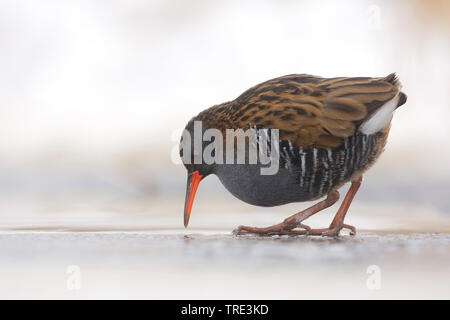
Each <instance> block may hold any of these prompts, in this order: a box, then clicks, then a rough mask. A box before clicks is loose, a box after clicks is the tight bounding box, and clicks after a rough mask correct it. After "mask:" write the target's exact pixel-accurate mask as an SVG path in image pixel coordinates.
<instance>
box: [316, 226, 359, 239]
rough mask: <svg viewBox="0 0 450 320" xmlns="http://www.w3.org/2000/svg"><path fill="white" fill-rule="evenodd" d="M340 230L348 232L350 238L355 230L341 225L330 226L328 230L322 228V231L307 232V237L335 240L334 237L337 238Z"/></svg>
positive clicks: (352, 227)
mask: <svg viewBox="0 0 450 320" xmlns="http://www.w3.org/2000/svg"><path fill="white" fill-rule="evenodd" d="M342 229H348V230H350V235H351V236H354V235H356V228H355V227H354V226H351V225H349V224H342V225H340V226H339V225H338V226H330V227H329V228H323V229H311V230H310V231H309V235H312V236H323V237H333V238H335V237H338V236H339V233H340V232H341V230H342Z"/></svg>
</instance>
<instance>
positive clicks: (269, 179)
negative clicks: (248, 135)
mask: <svg viewBox="0 0 450 320" xmlns="http://www.w3.org/2000/svg"><path fill="white" fill-rule="evenodd" d="M401 88H402V85H401V83H400V81H399V78H398V76H397V75H396V73H391V74H389V75H387V76H385V77H334V78H325V77H319V76H313V75H309V74H290V75H285V76H281V77H278V78H274V79H271V80H268V81H265V82H263V83H260V84H258V85H256V86H253V87H251V88H250V89H248V90H246V91H245V92H244V93H242V94H241V95H240V96H238V97H237V98H236V99H234V100H232V101H228V102H225V103H222V104H218V105H215V106H212V107H210V108H208V109H206V110H204V111H202V112H200V113H199V114H198V115H197V116H195V117H193V118H192V119H191V120H190V121H189V122H188V123H187V125H186V127H185V132H187V133H188V134H189V135H190V137H192V136H193V135H195V132H194V129H195V123H196V122H199V123H201V125H202V129H201V130H202V132H205V130H207V129H215V130H218V132H221V133H225V131H226V130H229V129H230V130H238V129H242V130H248V129H250V128H253V129H257V130H261V129H264V130H266V131H262V132H269V131H273V130H277V132H278V134H279V139H278V144H277V145H275V148H274V149H273V150H274V151H275V150H278V151H279V162H278V168H277V169H278V170H277V172H276V174H271V175H262V174H260V172H259V171H258V169H260V168H261V166H262V165H257V164H256V165H255V164H248V163H244V164H242V163H238V164H228V163H221V161H218V162H214V163H211V162H210V161H209V162H208V163H207V162H205V161H204V160H201V161H193V157H195V156H196V155H197V156H198V152H197V153H195V151H194V153H195V154H194V155H192V153H191V154H190V158H189V157H186V158H189V159H188V160H189V161H185V159H186V158H183V159H184V160H183V163H184V166H185V168H186V169H187V186H186V197H185V204H184V226H185V227H187V226H188V223H189V219H190V215H191V210H192V206H193V202H194V197H195V194H196V191H197V188H198V186H199V183H200V181H202V180H203V179H204V178H205V177H207V176H208V175H213V174H214V175H216V176H217V177H218V178H219V180H220V181H221V182H222V184H223V185H224V186H225V188H226V189H227V190H228V191H229V192H230V193H231V194H233V195H234V196H235V197H237V198H238V199H240V200H242V201H244V202H246V203H249V204H252V205H256V206H262V207H275V206H279V205H283V204H287V203H293V202H303V201H316V200H320V199H322V198H323V199H322V200H320V201H319V202H317V203H316V204H314V205H313V206H311V207H309V208H307V209H304V210H302V211H300V212H298V213H295V214H293V215H292V216H290V217H288V218H286V219H284V220H283V221H282V222H280V223H278V224H276V225H272V226H267V227H251V226H244V225H241V226H238V227H237V228H236V229H234V230H233V234H234V235H236V236H239V235H249V234H251V235H257V236H273V235H312V236H314V235H316V236H325V237H326V236H328V237H337V236H339V235H340V232H341V230H342V229H348V230H349V232H350V235H354V234H356V228H355V227H354V226H351V225H348V224H345V223H344V218H345V216H346V213H347V211H348V209H349V207H350V204H351V203H352V200H353V198H354V197H355V194H356V193H357V191H358V189H359V188H360V185H361V183H362V177H363V174H364V173H365V172H366V171H367V170H368V169H369V168H371V167H372V165H373V164H374V163H375V162H376V161H377V159H378V158H379V156H380V155H381V153H382V152H383V151H384V149H385V146H386V142H387V137H388V134H389V130H390V127H391V120H392V117H393V113H394V111H395V110H396V109H397V108H398V107H400V106H401V105H403V104H405V103H406V100H407V96H406V94H405V93H403V92H402V91H401ZM258 132H259V131H258ZM190 139H192V138H190ZM184 140H185V141H184ZM187 140H189V138H186V139H184V138H182V139H181V141H180V156H181V157H183V155H186V154H187V153H186V150H187V148H186V145H187V144H186V141H187ZM183 141H184V142H183ZM258 141H259V140H258ZM190 142H193V140H192V141H190ZM193 143H194V144H195V142H193ZM201 144H202V146H204V144H205V142H204V141H202V142H201ZM189 145H190V146H189V147H190V148H191V149H192V143H190V144H189ZM222 148H224V147H222ZM234 148H236V147H234ZM190 151H192V150H189V152H190ZM247 158H248V155H247ZM346 183H350V187H349V189H348V192H347V193H346V195H345V197H344V199H343V201H342V203H341V205H340V207H339V209H338V210H337V213H336V215H335V216H334V218H333V220H332V222H331V224H330V225H329V226H328V227H324V228H319V229H312V228H311V227H309V226H308V225H306V224H304V223H303V222H304V220H306V219H307V218H309V217H311V216H312V215H314V214H316V213H317V212H319V211H321V210H323V209H325V208H328V207H330V206H332V205H333V204H335V203H336V202H337V201H338V200H339V198H340V193H339V191H338V190H339V189H340V188H341V187H342V186H343V185H344V184H346Z"/></svg>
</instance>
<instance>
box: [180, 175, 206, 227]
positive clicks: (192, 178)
mask: <svg viewBox="0 0 450 320" xmlns="http://www.w3.org/2000/svg"><path fill="white" fill-rule="evenodd" d="M202 178H203V177H202V176H201V175H200V174H199V173H198V171H194V172H193V173H188V178H187V185H186V200H185V202H184V227H185V228H187V226H188V223H189V217H190V216H191V209H192V204H193V203H194V198H195V192H196V191H197V188H198V185H199V183H200V181H201V180H202Z"/></svg>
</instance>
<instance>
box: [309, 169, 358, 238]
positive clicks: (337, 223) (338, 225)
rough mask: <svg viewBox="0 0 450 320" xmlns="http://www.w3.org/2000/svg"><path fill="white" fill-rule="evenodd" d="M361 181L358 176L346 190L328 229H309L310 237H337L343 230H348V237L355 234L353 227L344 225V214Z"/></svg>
mask: <svg viewBox="0 0 450 320" xmlns="http://www.w3.org/2000/svg"><path fill="white" fill-rule="evenodd" d="M361 181H362V176H360V177H359V178H358V179H356V180H354V181H352V185H351V186H350V188H349V189H348V192H347V194H346V195H345V198H344V201H342V204H341V206H340V207H339V210H338V212H337V213H336V216H335V217H334V219H333V221H332V222H331V224H330V226H329V227H328V228H324V229H311V230H310V231H309V234H310V235H321V236H327V237H337V236H338V235H339V232H340V231H341V230H342V229H343V228H346V229H350V235H355V234H356V229H355V227H353V226H351V225H348V224H344V218H345V214H346V213H347V211H348V208H349V207H350V204H351V203H352V200H353V198H354V197H355V194H356V192H357V191H358V189H359V187H360V186H361Z"/></svg>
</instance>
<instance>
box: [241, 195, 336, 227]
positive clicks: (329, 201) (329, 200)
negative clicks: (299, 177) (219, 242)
mask: <svg viewBox="0 0 450 320" xmlns="http://www.w3.org/2000/svg"><path fill="white" fill-rule="evenodd" d="M338 200H339V192H337V191H336V190H333V191H331V192H330V193H328V195H327V197H326V198H325V199H324V200H322V201H320V202H319V203H316V204H315V205H313V206H311V207H309V208H307V209H305V210H303V211H300V212H299V213H296V214H294V215H292V216H290V217H289V218H286V219H285V220H284V221H283V222H281V223H279V224H276V225H273V226H270V227H266V228H255V227H249V226H239V227H237V228H236V229H234V230H233V234H235V235H239V234H249V233H253V234H258V235H274V234H277V235H283V234H289V235H299V234H309V232H310V231H311V228H310V227H308V226H306V225H304V224H302V221H303V220H305V219H307V218H309V217H311V216H312V215H313V214H316V213H317V212H319V211H321V210H323V209H325V208H328V207H330V206H332V205H333V204H334V203H336V201H338ZM295 228H303V229H305V230H293V229H295Z"/></svg>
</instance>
